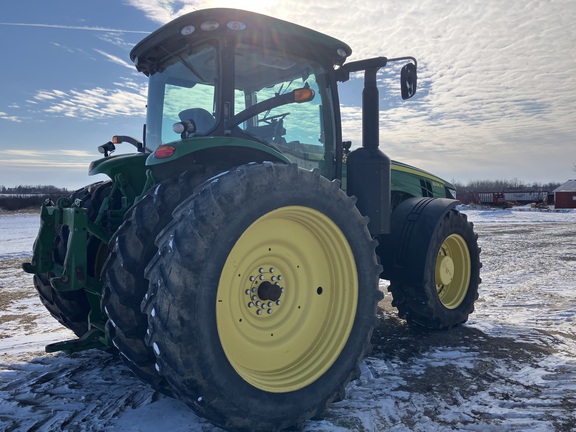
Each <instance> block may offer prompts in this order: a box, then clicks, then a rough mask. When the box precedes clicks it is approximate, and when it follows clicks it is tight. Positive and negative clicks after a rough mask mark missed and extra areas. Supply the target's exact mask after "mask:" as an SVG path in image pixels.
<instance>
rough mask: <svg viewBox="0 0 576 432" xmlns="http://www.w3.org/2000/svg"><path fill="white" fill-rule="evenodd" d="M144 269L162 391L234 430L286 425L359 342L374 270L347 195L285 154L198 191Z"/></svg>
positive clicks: (372, 302)
mask: <svg viewBox="0 0 576 432" xmlns="http://www.w3.org/2000/svg"><path fill="white" fill-rule="evenodd" d="M158 245H159V254H158V255H156V256H155V257H154V258H153V259H152V261H151V263H150V265H149V267H148V270H147V277H148V279H149V280H150V288H149V291H148V295H147V298H146V301H145V302H144V304H143V307H144V311H145V312H146V313H147V314H148V322H149V337H148V338H147V342H148V344H149V345H150V346H151V347H153V350H154V352H155V354H156V358H157V362H156V366H157V368H158V370H159V371H160V373H161V374H162V375H163V376H165V377H166V379H167V381H168V382H169V383H170V385H171V386H172V388H173V389H174V391H175V393H176V394H177V395H178V396H179V397H180V398H181V399H182V400H183V401H184V402H186V403H187V404H188V405H189V406H190V407H191V408H192V409H193V410H195V411H196V412H197V413H198V414H199V415H201V416H204V417H206V418H208V419H209V420H210V421H212V422H213V423H215V424H217V425H219V426H221V427H223V428H225V429H228V430H236V431H273V430H281V429H284V428H286V427H289V426H292V425H300V424H302V423H304V422H305V421H306V420H307V419H309V418H311V417H313V416H314V415H316V414H318V413H320V412H322V411H323V410H324V409H325V407H326V405H327V404H328V403H330V402H331V401H333V400H334V399H336V398H339V397H342V396H343V394H344V388H345V385H346V384H347V383H348V382H349V380H350V379H352V378H354V377H355V376H357V374H358V370H359V369H358V364H359V362H360V361H361V360H362V358H363V357H364V355H365V354H366V353H367V352H368V351H369V349H370V343H369V341H370V337H371V333H372V330H373V327H374V324H375V319H376V318H375V316H376V310H377V304H378V301H379V300H380V299H381V298H382V293H381V292H380V291H379V290H378V275H379V273H380V271H381V267H380V266H379V265H378V263H377V258H376V255H375V251H374V249H375V246H376V242H374V241H373V240H372V238H371V237H370V234H369V232H368V229H367V221H366V220H365V219H364V218H363V217H362V216H361V215H360V213H359V212H358V210H357V208H356V207H355V205H354V200H353V199H351V198H349V197H347V196H346V195H345V194H344V193H343V192H342V191H341V190H340V189H339V185H338V183H336V182H330V181H328V180H327V179H325V178H323V177H321V176H320V175H319V174H318V173H317V172H310V171H306V170H303V169H299V168H298V167H297V166H295V165H275V164H271V163H264V164H250V165H245V166H242V167H239V168H236V169H234V170H231V171H229V172H227V173H224V174H222V175H221V176H218V177H216V178H215V179H213V180H211V181H209V182H207V183H206V184H205V185H203V186H201V187H199V188H198V190H197V192H196V193H195V194H194V195H193V196H192V197H190V198H189V199H188V200H187V201H185V202H184V203H183V204H182V205H181V206H180V207H179V208H178V209H177V210H176V211H175V212H174V221H173V222H172V223H171V224H170V225H168V226H167V228H166V229H165V230H164V231H163V232H162V233H161V235H160V236H159V239H158Z"/></svg>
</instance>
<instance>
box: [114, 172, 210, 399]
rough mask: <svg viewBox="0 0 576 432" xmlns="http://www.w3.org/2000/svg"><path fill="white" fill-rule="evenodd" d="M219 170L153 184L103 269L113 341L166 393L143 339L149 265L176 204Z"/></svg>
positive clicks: (130, 213) (127, 220) (118, 233)
mask: <svg viewBox="0 0 576 432" xmlns="http://www.w3.org/2000/svg"><path fill="white" fill-rule="evenodd" d="M217 172H219V171H218V170H217V169H216V168H215V167H210V168H208V169H207V170H206V169H203V168H200V167H197V169H195V170H193V171H192V170H191V171H186V172H184V173H182V174H180V175H179V176H175V177H173V178H170V179H168V180H165V181H163V182H162V183H160V184H158V185H157V186H155V187H154V188H152V189H151V190H150V191H149V192H148V193H147V194H146V195H145V196H144V197H143V198H142V199H141V200H140V201H139V202H138V203H136V204H135V205H134V206H133V207H132V208H131V209H130V210H129V211H128V213H127V214H126V216H125V221H124V223H123V224H122V225H121V226H120V228H118V230H117V231H116V233H115V234H114V237H113V238H112V239H111V241H110V244H109V247H110V250H111V252H110V255H109V257H108V259H107V261H106V264H105V265H104V268H103V270H102V279H103V281H104V294H103V300H102V305H103V308H104V311H105V312H106V314H107V316H108V318H109V320H110V321H109V322H110V323H111V327H110V326H109V327H108V328H109V332H110V337H111V338H112V342H113V344H114V346H115V347H116V348H117V349H118V351H119V352H120V355H121V358H122V359H123V360H124V362H125V363H126V364H127V366H128V367H129V368H130V369H131V370H132V372H134V374H135V375H136V376H138V377H139V378H140V379H141V380H142V381H144V382H146V383H148V384H150V385H151V386H152V387H154V388H155V389H157V390H160V391H162V392H164V393H170V391H169V388H168V386H167V384H166V382H165V380H164V378H163V377H161V376H160V375H159V374H158V372H157V371H156V369H155V367H154V364H155V361H156V357H155V356H154V352H153V351H152V349H151V348H150V347H148V346H147V345H146V343H145V342H144V337H145V335H146V329H147V328H148V320H147V316H146V315H145V314H143V313H142V312H141V311H140V307H141V303H142V299H143V298H144V295H145V294H146V292H147V291H148V281H147V280H146V279H145V278H144V269H145V268H146V265H147V264H148V262H149V261H150V260H151V259H152V257H153V256H154V255H155V254H156V253H157V252H158V248H157V247H156V245H155V244H154V240H155V238H156V236H157V235H158V233H160V231H161V230H162V229H163V228H164V227H165V226H166V224H167V223H168V222H170V220H171V219H172V216H171V215H172V211H173V210H174V208H176V206H177V205H178V204H180V203H181V202H182V201H183V200H184V199H186V198H187V197H188V196H190V195H191V194H192V192H193V191H194V189H195V188H196V186H198V185H199V184H200V183H202V182H203V181H205V180H207V179H208V178H209V177H211V176H212V175H215V174H216V173H217Z"/></svg>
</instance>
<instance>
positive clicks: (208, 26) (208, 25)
mask: <svg viewBox="0 0 576 432" xmlns="http://www.w3.org/2000/svg"><path fill="white" fill-rule="evenodd" d="M218 27H220V24H218V21H214V20H209V21H204V22H203V23H202V24H200V28H201V29H202V30H204V31H214V30H217V29H218Z"/></svg>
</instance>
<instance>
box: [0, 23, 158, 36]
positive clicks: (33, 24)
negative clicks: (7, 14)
mask: <svg viewBox="0 0 576 432" xmlns="http://www.w3.org/2000/svg"><path fill="white" fill-rule="evenodd" d="M0 25H2V26H17V27H44V28H53V29H63V30H84V31H96V32H115V33H138V34H148V33H150V32H149V31H143V30H125V29H113V28H107V27H90V26H68V25H60V24H38V23H10V22H0Z"/></svg>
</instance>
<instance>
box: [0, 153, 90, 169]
mask: <svg viewBox="0 0 576 432" xmlns="http://www.w3.org/2000/svg"><path fill="white" fill-rule="evenodd" d="M2 154H3V155H4V157H3V158H2V159H1V160H0V166H5V167H10V168H14V167H26V168H30V167H35V168H37V169H42V168H50V169H53V168H84V169H86V166H87V165H88V163H89V161H90V160H92V159H93V158H94V154H93V153H90V152H88V151H82V150H65V149H52V150H41V149H38V150H21V149H4V150H2Z"/></svg>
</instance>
